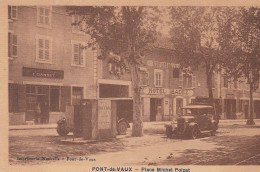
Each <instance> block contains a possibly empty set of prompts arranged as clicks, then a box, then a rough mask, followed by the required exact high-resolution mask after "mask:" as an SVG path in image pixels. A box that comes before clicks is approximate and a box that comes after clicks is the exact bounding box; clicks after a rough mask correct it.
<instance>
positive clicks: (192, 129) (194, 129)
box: [190, 126, 200, 139]
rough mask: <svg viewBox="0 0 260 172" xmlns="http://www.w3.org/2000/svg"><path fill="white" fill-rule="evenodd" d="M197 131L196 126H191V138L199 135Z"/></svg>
mask: <svg viewBox="0 0 260 172" xmlns="http://www.w3.org/2000/svg"><path fill="white" fill-rule="evenodd" d="M199 133H200V131H199V129H198V127H197V126H194V127H192V128H191V130H190V136H191V138H192V139H197V138H198V137H199Z"/></svg>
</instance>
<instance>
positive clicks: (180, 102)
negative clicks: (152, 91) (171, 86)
mask: <svg viewBox="0 0 260 172" xmlns="http://www.w3.org/2000/svg"><path fill="white" fill-rule="evenodd" d="M182 107H183V99H182V98H176V114H177V115H181V108H182Z"/></svg>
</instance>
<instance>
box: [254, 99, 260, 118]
mask: <svg viewBox="0 0 260 172" xmlns="http://www.w3.org/2000/svg"><path fill="white" fill-rule="evenodd" d="M254 109H255V114H256V117H255V118H256V119H260V100H255V101H254Z"/></svg>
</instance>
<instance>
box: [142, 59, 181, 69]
mask: <svg viewBox="0 0 260 172" xmlns="http://www.w3.org/2000/svg"><path fill="white" fill-rule="evenodd" d="M147 65H148V66H151V67H159V68H166V69H167V68H180V64H176V63H169V62H160V61H153V60H147Z"/></svg>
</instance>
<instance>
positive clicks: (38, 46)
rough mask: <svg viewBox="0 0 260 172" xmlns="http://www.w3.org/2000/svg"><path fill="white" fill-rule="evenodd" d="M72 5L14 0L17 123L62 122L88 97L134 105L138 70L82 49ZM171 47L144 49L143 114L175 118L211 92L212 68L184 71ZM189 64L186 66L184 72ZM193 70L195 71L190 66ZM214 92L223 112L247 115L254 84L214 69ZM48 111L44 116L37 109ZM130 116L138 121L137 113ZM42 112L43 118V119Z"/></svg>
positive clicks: (257, 98) (12, 68) (124, 107)
mask: <svg viewBox="0 0 260 172" xmlns="http://www.w3.org/2000/svg"><path fill="white" fill-rule="evenodd" d="M76 20H78V16H69V15H68V14H67V12H66V8H65V7H57V6H44V7H43V6H9V7H8V24H9V30H8V59H9V119H10V124H11V125H13V124H25V123H26V121H34V122H35V123H37V122H38V123H56V122H57V120H59V119H60V118H61V117H62V116H64V112H65V110H66V106H67V105H76V104H78V103H79V100H81V99H109V100H114V101H116V102H117V109H118V114H120V113H122V114H123V113H126V112H124V111H128V112H129V111H130V112H131V110H132V92H131V90H132V88H131V77H130V73H129V71H128V70H125V69H124V70H123V69H121V68H120V67H119V66H117V65H115V64H116V63H113V61H120V60H122V59H120V57H118V56H116V55H111V57H110V58H106V59H104V60H101V59H98V50H93V49H91V48H89V49H88V48H83V47H85V45H86V44H87V41H88V40H90V36H89V35H86V34H85V33H83V32H81V31H80V28H79V27H78V26H74V25H72V23H74V22H75V21H76ZM173 54H174V53H173V51H172V50H171V48H169V47H165V46H163V43H159V44H158V46H157V48H154V49H153V50H152V51H149V52H147V53H145V56H144V57H143V58H142V62H143V63H142V65H140V67H139V72H140V87H141V102H142V104H141V106H142V116H143V120H144V121H168V120H172V119H173V117H174V116H177V114H180V110H181V107H183V106H185V105H187V104H189V103H192V101H193V100H194V99H195V98H196V97H197V96H202V97H207V95H208V90H207V84H206V75H205V69H204V68H203V67H202V66H200V65H198V66H197V67H194V68H189V69H186V70H181V69H180V65H179V62H178V60H177V58H174V56H173ZM185 71H186V72H185ZM187 71H190V72H187ZM212 84H213V87H214V88H213V95H214V98H215V99H216V100H217V101H218V102H219V103H220V104H221V106H220V107H219V108H218V110H219V111H221V119H246V118H248V114H249V89H248V88H249V87H248V84H246V81H245V80H243V79H241V82H231V81H229V80H228V79H226V78H225V76H224V75H223V74H221V73H220V72H219V73H215V74H214V76H213V83H212ZM38 106H40V109H41V110H42V111H44V112H45V114H46V115H45V116H37V108H38ZM254 109H255V110H254V118H260V89H259V86H258V89H257V90H256V92H255V93H254ZM126 114H127V115H128V116H127V117H125V118H127V119H128V120H129V121H132V118H133V117H132V115H131V114H132V113H126ZM38 118H39V119H38Z"/></svg>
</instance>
